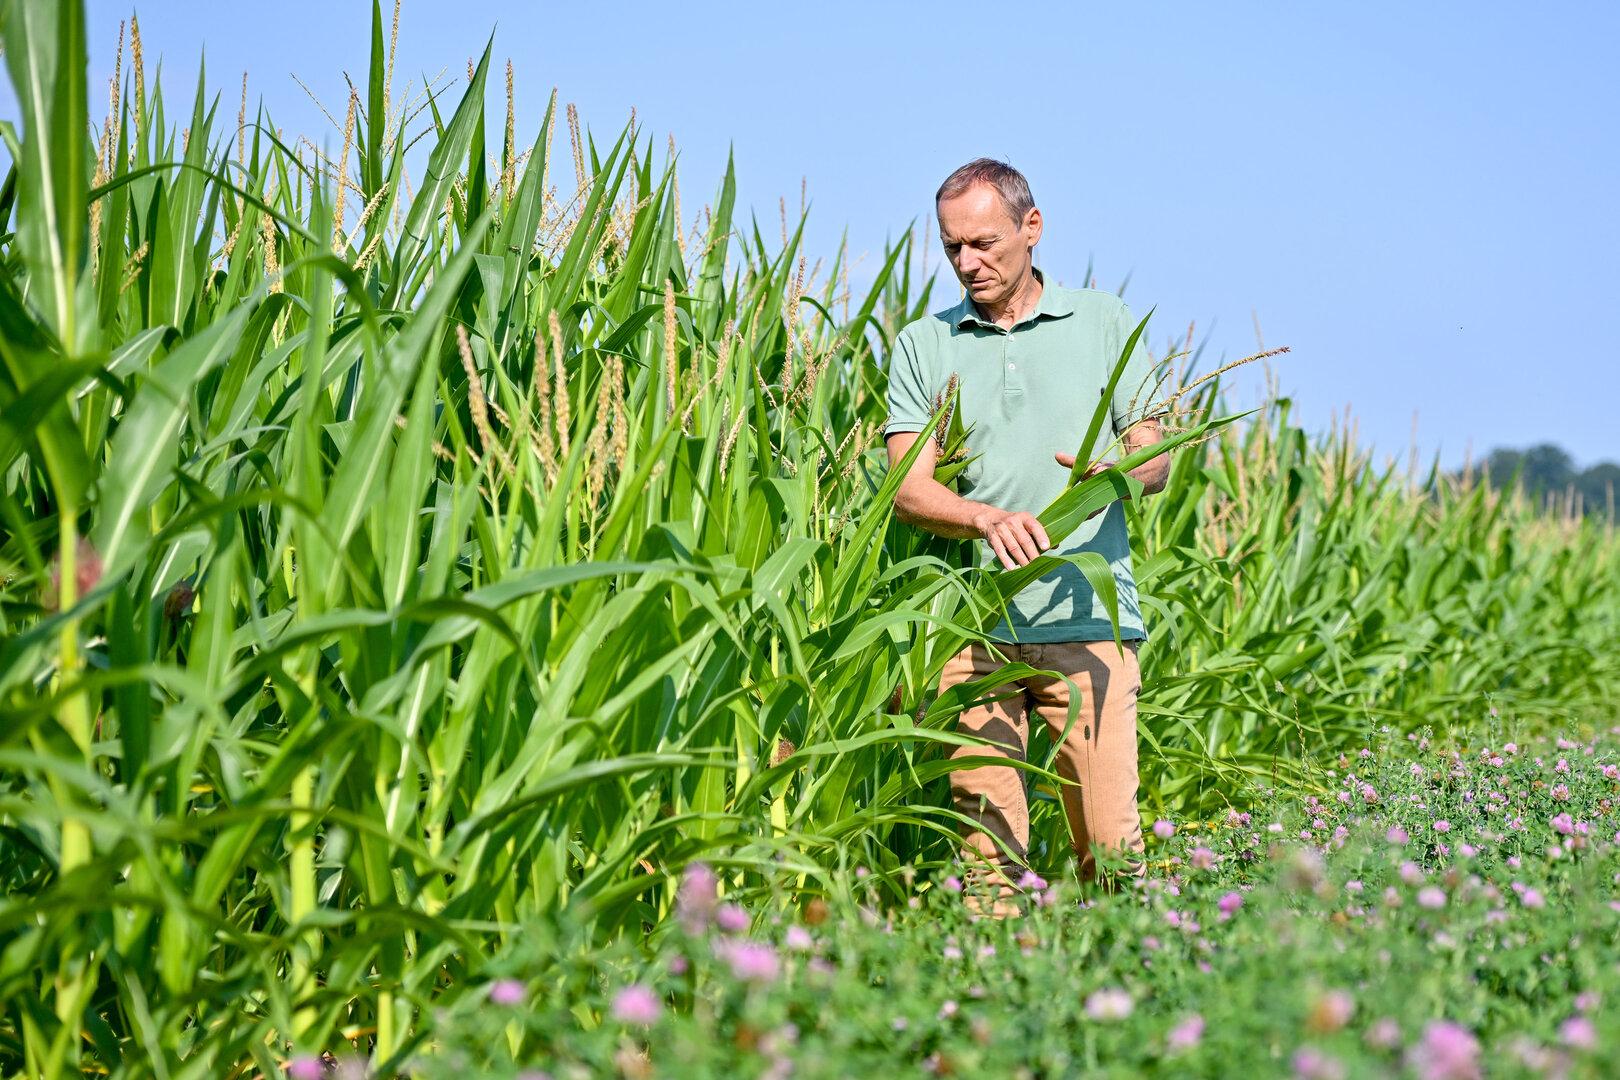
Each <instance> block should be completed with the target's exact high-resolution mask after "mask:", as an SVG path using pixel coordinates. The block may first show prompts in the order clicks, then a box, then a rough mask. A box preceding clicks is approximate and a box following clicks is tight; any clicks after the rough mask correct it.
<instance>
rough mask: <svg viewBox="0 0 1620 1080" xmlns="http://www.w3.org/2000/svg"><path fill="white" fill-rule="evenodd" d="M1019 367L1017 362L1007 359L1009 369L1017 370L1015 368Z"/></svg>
mask: <svg viewBox="0 0 1620 1080" xmlns="http://www.w3.org/2000/svg"><path fill="white" fill-rule="evenodd" d="M1017 368H1018V365H1017V364H1015V363H1013V362H1012V361H1011V360H1009V361H1007V370H1008V371H1015V370H1017Z"/></svg>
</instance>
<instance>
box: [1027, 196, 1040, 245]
mask: <svg viewBox="0 0 1620 1080" xmlns="http://www.w3.org/2000/svg"><path fill="white" fill-rule="evenodd" d="M1041 224H1042V222H1041V211H1040V207H1037V206H1032V207H1030V208H1029V213H1028V214H1026V215H1025V216H1024V234H1025V236H1027V237H1028V239H1029V246H1030V247H1034V246H1035V245H1036V244H1038V243H1040V242H1041Z"/></svg>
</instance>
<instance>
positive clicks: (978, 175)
mask: <svg viewBox="0 0 1620 1080" xmlns="http://www.w3.org/2000/svg"><path fill="white" fill-rule="evenodd" d="M974 184H989V185H990V186H991V187H993V188H995V189H996V194H997V195H999V196H1001V205H1002V206H1003V207H1004V208H1005V209H1006V211H1007V213H1008V215H1009V216H1010V217H1011V218H1012V219H1013V222H1014V223H1015V224H1023V221H1024V215H1025V214H1028V213H1029V212H1030V211H1031V210H1033V209H1035V196H1033V195H1031V194H1030V193H1029V181H1028V180H1026V179H1024V174H1023V173H1021V172H1019V171H1018V170H1017V169H1015V168H1013V167H1012V166H1011V165H1009V164H1007V163H1006V162H1005V161H997V160H996V159H995V158H987V157H982V158H974V159H973V160H972V161H970V162H968V163H967V164H966V165H963V166H962V167H961V168H960V169H957V170H956V171H955V172H953V173H951V175H949V176H947V177H946V178H945V182H944V183H943V184H941V185H939V190H938V191H936V192H935V193H934V205H935V206H936V207H937V206H939V204H940V203H941V202H943V201H945V200H946V199H954V198H956V196H958V195H961V194H962V193H963V192H965V191H967V190H968V189H969V188H971V187H972V186H973V185H974Z"/></svg>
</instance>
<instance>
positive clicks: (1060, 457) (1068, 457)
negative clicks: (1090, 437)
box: [1052, 454, 1074, 469]
mask: <svg viewBox="0 0 1620 1080" xmlns="http://www.w3.org/2000/svg"><path fill="white" fill-rule="evenodd" d="M1052 456H1053V457H1055V458H1057V463H1058V464H1059V465H1061V466H1063V467H1064V468H1065V469H1072V468H1074V455H1073V454H1053V455H1052Z"/></svg>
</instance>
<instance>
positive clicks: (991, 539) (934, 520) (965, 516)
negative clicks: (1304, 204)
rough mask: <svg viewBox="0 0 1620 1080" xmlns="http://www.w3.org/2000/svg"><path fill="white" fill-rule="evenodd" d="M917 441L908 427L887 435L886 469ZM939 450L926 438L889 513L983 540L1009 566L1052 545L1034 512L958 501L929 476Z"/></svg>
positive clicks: (960, 536) (954, 534)
mask: <svg viewBox="0 0 1620 1080" xmlns="http://www.w3.org/2000/svg"><path fill="white" fill-rule="evenodd" d="M916 441H917V433H916V432H914V431H906V432H896V433H895V434H893V435H890V436H889V437H888V446H889V467H890V468H891V469H892V468H895V467H896V466H898V465H899V464H900V462H901V461H902V460H903V459H904V458H905V456H906V454H907V453H909V452H910V450H911V446H912V444H913V443H915V442H916ZM938 456H939V450H938V448H937V447H935V445H934V440H933V439H929V440H928V442H927V445H925V446H924V447H923V448H922V449H921V450H920V451H918V453H917V460H916V461H914V462H913V463H912V465H911V471H910V472H909V473H907V474H906V478H905V479H904V480H902V481H901V482H900V490H899V491H898V492H896V493H895V496H894V512H895V516H896V517H898V518H899V519H900V520H901V521H904V522H905V523H906V524H908V525H915V526H916V527H917V528H919V529H926V530H927V531H929V532H931V533H934V534H935V535H938V536H946V537H950V538H952V539H955V540H968V539H979V538H981V537H982V538H983V539H984V540H985V541H986V542H987V543H989V545H990V549H991V550H992V551H994V552H995V553H996V557H997V558H998V559H1000V560H1001V565H1003V566H1005V567H1006V568H1007V569H1009V570H1011V569H1012V568H1013V567H1015V566H1023V565H1024V564H1026V563H1028V562H1031V561H1032V560H1034V559H1035V558H1037V557H1038V556H1039V555H1040V554H1041V552H1043V551H1046V550H1047V549H1049V548H1050V547H1051V546H1052V543H1051V541H1050V540H1048V539H1047V537H1046V530H1045V529H1043V528H1041V523H1040V522H1039V521H1038V520H1036V518H1035V515H1034V514H1026V513H1012V512H1009V511H1006V510H1002V509H1000V508H998V507H994V506H990V505H987V504H985V503H980V502H973V501H972V500H971V499H964V498H962V496H960V495H958V494H957V493H956V492H954V491H952V490H951V489H950V488H948V487H946V486H945V485H944V484H942V483H940V482H939V481H938V480H935V479H934V464H935V462H936V460H937V459H938Z"/></svg>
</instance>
